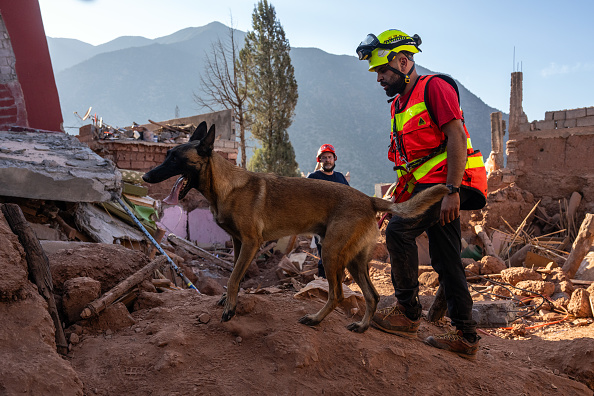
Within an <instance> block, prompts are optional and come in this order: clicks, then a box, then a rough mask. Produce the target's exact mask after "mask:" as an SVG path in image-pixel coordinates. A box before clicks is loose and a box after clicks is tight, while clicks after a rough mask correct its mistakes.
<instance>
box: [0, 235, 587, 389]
mask: <svg viewBox="0 0 594 396" xmlns="http://www.w3.org/2000/svg"><path fill="white" fill-rule="evenodd" d="M306 245H307V244H303V243H302V244H301V246H302V248H301V250H302V251H306V250H307V249H306V248H305V247H304V246H306ZM125 252H129V250H126V249H125V248H123V247H117V246H115V247H114V246H109V245H101V244H96V246H95V250H94V251H93V252H90V251H89V252H86V253H85V255H84V256H77V253H76V252H70V253H68V252H66V251H60V252H57V253H55V254H53V255H50V256H49V259H50V265H51V269H52V273H53V275H54V282H56V279H59V281H60V282H65V281H66V279H64V277H62V278H60V277H59V276H58V274H67V273H68V274H69V272H68V271H66V270H65V268H69V267H71V266H77V265H80V264H82V263H81V262H80V261H81V260H84V257H89V259H88V260H87V261H86V262H85V263H84V264H85V265H86V267H85V268H86V270H85V272H84V273H77V274H70V275H69V276H87V277H88V276H92V275H93V274H95V272H94V271H95V269H94V268H103V269H104V271H102V273H110V274H112V275H111V276H110V277H108V278H105V279H101V282H102V287H101V289H102V290H104V289H105V288H104V286H103V283H105V282H110V284H113V282H116V281H119V280H122V279H125V278H126V277H127V276H128V275H129V274H130V273H132V272H133V270H132V269H131V268H129V269H126V270H124V269H123V267H125V266H122V267H118V266H121V264H122V263H126V262H129V263H131V267H134V268H139V267H141V266H142V263H145V262H147V258H146V257H145V256H144V255H143V254H142V253H138V252H136V253H135V255H137V257H136V258H133V257H131V256H130V257H128V256H125V254H130V253H125ZM310 252H315V250H311V251H310ZM89 255H90V256H89ZM380 256H381V255H380ZM90 257H92V260H91V259H90ZM308 257H309V258H308V260H307V261H306V263H305V264H304V268H314V267H315V265H316V259H315V258H314V257H312V256H311V255H309V256H308ZM278 260H279V257H278V255H270V256H269V257H267V258H263V259H260V260H258V261H257V265H256V268H252V269H251V270H250V273H251V275H250V276H249V277H248V278H247V279H246V280H245V281H244V283H243V284H242V285H243V287H244V289H243V291H242V292H240V296H239V304H238V307H237V313H236V316H235V317H234V318H232V319H231V320H230V321H229V322H224V323H223V322H221V321H220V317H221V315H222V311H223V308H222V307H221V306H219V305H217V302H218V301H219V299H220V295H219V292H220V290H222V286H220V285H221V284H224V283H225V276H228V275H229V273H228V272H225V271H224V270H221V269H220V268H219V267H218V266H216V264H215V263H211V262H209V261H208V260H204V259H198V258H194V259H193V260H185V263H184V264H185V266H186V269H187V270H188V269H189V270H190V271H192V272H194V273H196V274H200V276H198V278H202V279H198V284H200V282H205V281H204V278H208V277H209V276H210V279H211V280H212V281H211V284H210V287H205V288H203V289H202V290H210V294H213V295H207V294H201V295H199V294H198V293H196V292H195V291H193V290H191V289H184V290H169V289H160V290H157V289H155V288H151V286H150V285H146V284H143V286H141V287H140V288H139V289H138V290H137V295H136V296H135V298H134V300H133V301H129V302H128V304H127V305H126V306H127V309H126V308H124V307H126V306H124V305H123V304H121V303H120V304H116V305H114V306H112V308H110V309H109V310H106V311H105V313H104V314H103V315H106V316H109V318H108V319H104V320H102V321H101V320H95V321H86V322H85V321H78V322H76V323H68V324H67V328H66V334H67V337H68V338H69V340H70V342H71V343H72V348H71V350H70V352H69V353H68V355H67V356H66V357H64V358H59V357H57V356H58V355H57V354H55V353H54V352H53V351H51V345H52V343H53V342H54V341H53V339H52V337H53V334H52V333H51V332H47V331H46V330H40V329H42V328H43V329H47V328H50V327H51V319H49V316H48V315H46V314H42V313H40V311H43V310H40V309H39V304H42V303H39V304H37V305H35V304H31V303H30V302H31V301H32V300H35V301H37V300H39V298H38V297H31V296H33V295H34V294H35V293H34V290H33V291H32V290H29V289H27V290H28V293H29V294H28V295H29V296H30V297H29V298H27V297H26V296H25V295H24V294H23V293H21V294H20V297H18V298H17V297H14V298H12V300H8V301H7V300H5V301H4V302H3V303H2V304H0V307H2V309H3V310H4V311H5V312H4V315H5V316H4V315H3V317H11V318H13V319H14V321H13V323H9V324H8V326H3V327H2V329H1V330H0V339H2V344H3V347H2V348H3V350H4V351H6V356H5V357H6V358H5V359H3V363H1V364H0V379H1V380H0V393H5V394H14V393H16V391H15V390H17V389H18V390H19V391H22V390H24V391H25V393H29V394H79V395H80V394H85V395H120V394H126V395H237V394H240V395H310V394H327V395H344V394H350V395H375V394H419V395H421V394H422V395H441V394H446V393H453V394H463V395H476V394H497V395H499V394H512V395H514V394H517V395H543V394H559V395H592V389H594V342H593V334H594V324H588V325H586V326H581V327H578V326H574V325H571V324H570V323H569V322H561V323H560V324H558V325H554V326H547V327H543V328H540V329H535V330H534V331H531V332H528V333H527V334H526V335H525V336H523V337H516V338H510V337H509V335H508V337H507V338H503V337H501V336H496V335H489V334H497V333H496V332H492V331H491V332H486V333H480V334H481V336H482V340H481V344H480V345H481V346H480V350H479V352H478V355H477V359H476V361H471V360H468V359H464V358H461V357H459V356H458V355H455V354H452V353H449V352H446V351H442V350H438V349H435V348H433V347H431V346H428V345H426V344H424V343H423V339H424V338H425V337H427V336H429V335H432V334H438V333H443V332H445V331H448V330H449V325H448V322H447V320H443V321H442V322H441V323H440V324H439V325H435V324H432V323H429V322H427V321H426V320H423V322H422V325H421V328H420V330H419V334H418V337H417V338H416V339H412V340H411V339H405V338H400V337H398V336H394V335H391V334H386V333H383V332H380V331H378V330H375V329H373V328H370V329H369V330H368V331H366V332H365V333H363V334H357V333H353V332H350V331H348V330H347V329H346V326H347V325H348V324H349V323H351V322H352V321H353V318H349V317H347V315H346V314H345V313H344V312H343V311H341V310H339V309H337V310H335V311H334V312H333V313H331V314H330V315H329V316H328V317H327V318H326V319H325V320H324V321H323V322H322V323H321V324H320V325H318V326H315V327H308V326H304V325H302V324H300V323H298V319H299V318H300V317H302V316H303V315H305V314H307V313H312V312H315V311H317V310H319V309H320V308H321V307H322V305H323V304H324V301H322V300H319V299H305V300H303V299H297V298H295V293H296V290H297V289H300V288H301V287H302V286H303V283H302V282H301V281H302V280H304V279H298V280H295V281H287V280H286V279H279V276H278V275H277V271H278V268H277V265H276V264H277V263H278ZM370 267H371V270H370V273H371V277H372V281H373V283H374V285H375V286H376V288H377V289H378V292H379V293H380V295H381V296H382V301H381V303H380V305H386V304H389V303H391V302H393V296H392V294H393V290H392V286H391V282H390V277H389V273H390V267H389V264H388V263H386V262H384V261H382V260H377V259H376V260H373V261H372V262H371V264H370ZM113 268H120V269H119V270H118V271H119V272H121V273H118V271H113ZM110 271H111V272H110ZM207 274H209V275H207ZM311 277H312V278H313V275H312V276H311ZM206 283H208V282H206ZM217 285H218V286H220V287H221V289H218V288H217ZM350 286H351V287H352V288H353V290H356V287H355V286H354V285H350ZM199 288H200V287H199ZM217 290H218V291H217ZM434 292H435V289H431V288H427V287H424V286H423V287H422V290H421V294H422V296H421V297H422V298H421V301H422V303H423V305H424V308H425V309H427V308H428V307H429V306H430V304H431V301H432V299H433V293H434ZM25 294H26V293H25ZM41 300H42V299H41ZM27 301H29V302H27ZM100 318H101V316H100ZM40 322H42V323H40ZM32 325H33V326H35V327H34V330H35V331H34V333H35V332H36V333H35V334H38V335H39V334H41V337H42V340H43V342H42V343H41V344H42V345H41V346H39V345H38V344H39V342H37V344H36V343H35V342H33V341H32V340H29V339H28V338H25V339H24V340H23V338H22V336H21V334H20V332H21V331H22V330H21V329H23V328H29V327H30V326H32ZM42 325H43V326H42ZM23 341H24V343H23ZM35 345H37V346H35ZM54 346H55V344H54ZM48 357H50V358H51V359H50V360H48V359H47V358H48ZM15 367H18V373H19V375H18V376H12V375H8V374H11V373H13V372H14V371H15ZM588 386H589V387H590V388H588ZM13 392H14V393H13Z"/></svg>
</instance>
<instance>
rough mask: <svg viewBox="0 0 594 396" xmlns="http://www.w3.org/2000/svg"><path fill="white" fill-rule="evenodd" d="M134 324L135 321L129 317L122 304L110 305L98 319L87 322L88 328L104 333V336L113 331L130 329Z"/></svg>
mask: <svg viewBox="0 0 594 396" xmlns="http://www.w3.org/2000/svg"><path fill="white" fill-rule="evenodd" d="M135 323H136V321H135V320H134V318H133V317H132V316H130V313H129V312H128V309H127V308H126V306H125V305H124V304H122V303H115V304H113V305H110V306H109V307H107V308H105V310H104V311H102V312H101V313H100V314H99V317H97V318H93V319H91V320H89V322H88V324H89V325H90V327H92V328H93V329H94V330H101V331H106V333H105V334H106V335H109V334H111V333H109V334H108V333H107V331H112V332H113V331H115V330H119V329H123V328H126V327H130V326H132V325H133V324H135Z"/></svg>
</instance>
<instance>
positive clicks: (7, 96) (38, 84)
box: [0, 0, 63, 132]
mask: <svg viewBox="0 0 594 396" xmlns="http://www.w3.org/2000/svg"><path fill="white" fill-rule="evenodd" d="M0 45H1V46H0V125H19V126H29V127H31V128H36V129H45V130H48V131H62V132H63V129H62V110H61V109H60V99H59V97H58V89H57V88H56V82H55V80H54V72H53V69H52V62H51V59H50V54H49V49H48V46H47V41H46V38H45V30H44V28H43V22H42V19H41V10H40V8H39V3H38V2H37V0H19V1H14V0H0ZM2 117H6V118H4V119H3V118H2Z"/></svg>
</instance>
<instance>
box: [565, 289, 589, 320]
mask: <svg viewBox="0 0 594 396" xmlns="http://www.w3.org/2000/svg"><path fill="white" fill-rule="evenodd" d="M567 310H568V311H569V313H571V314H573V315H574V316H575V317H576V318H590V317H592V307H591V306H590V293H588V292H587V291H586V290H584V289H576V290H575V291H574V292H573V294H572V295H571V300H570V301H569V305H568V306H567Z"/></svg>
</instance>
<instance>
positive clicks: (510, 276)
mask: <svg viewBox="0 0 594 396" xmlns="http://www.w3.org/2000/svg"><path fill="white" fill-rule="evenodd" d="M501 280H503V281H504V282H507V283H509V284H511V285H513V286H515V285H516V284H517V283H518V282H521V281H525V280H542V276H541V275H540V274H539V273H538V272H536V271H534V270H531V269H529V268H523V267H512V268H507V269H504V270H503V271H501Z"/></svg>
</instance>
